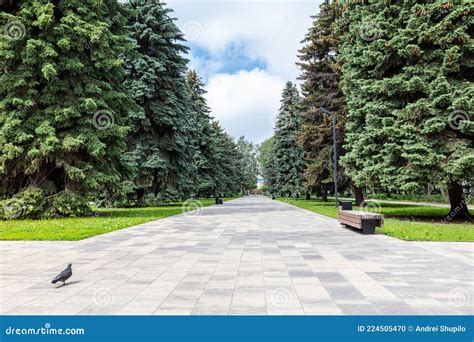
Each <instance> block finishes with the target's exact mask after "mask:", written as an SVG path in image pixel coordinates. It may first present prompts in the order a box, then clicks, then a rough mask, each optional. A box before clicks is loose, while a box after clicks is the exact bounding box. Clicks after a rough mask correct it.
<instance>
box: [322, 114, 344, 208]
mask: <svg viewBox="0 0 474 342" xmlns="http://www.w3.org/2000/svg"><path fill="white" fill-rule="evenodd" d="M319 109H320V110H321V111H322V112H323V113H326V114H329V115H331V117H332V148H333V162H332V163H333V166H334V171H333V173H334V197H335V200H336V203H335V204H336V208H337V207H338V206H339V201H338V199H337V145H336V114H335V113H333V112H331V111H329V110H327V109H326V108H322V107H321V108H319Z"/></svg>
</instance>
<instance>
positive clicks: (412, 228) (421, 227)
mask: <svg viewBox="0 0 474 342" xmlns="http://www.w3.org/2000/svg"><path fill="white" fill-rule="evenodd" d="M278 200H279V201H281V202H284V203H288V204H291V205H294V206H296V207H298V208H302V209H306V210H309V211H311V212H314V213H317V214H321V215H325V216H328V217H332V218H337V209H336V208H335V206H334V202H321V201H317V200H314V199H312V200H303V199H299V200H296V199H289V198H278ZM379 204H380V205H381V213H382V214H384V215H389V216H392V215H393V216H394V217H389V218H387V217H386V218H385V222H384V227H383V228H377V230H376V232H377V233H380V234H385V235H389V236H392V237H396V238H399V239H402V240H407V241H444V242H472V241H474V225H473V224H471V223H468V222H466V223H450V224H444V223H441V216H442V215H446V214H447V209H445V208H436V207H428V206H422V205H408V204H407V205H402V204H389V203H383V202H379ZM357 209H358V208H356V207H354V210H357ZM362 210H363V209H362ZM397 215H403V216H414V217H416V216H429V215H439V216H440V222H439V223H437V222H420V221H411V220H406V219H400V218H396V216H397ZM341 229H343V228H342V227H341Z"/></svg>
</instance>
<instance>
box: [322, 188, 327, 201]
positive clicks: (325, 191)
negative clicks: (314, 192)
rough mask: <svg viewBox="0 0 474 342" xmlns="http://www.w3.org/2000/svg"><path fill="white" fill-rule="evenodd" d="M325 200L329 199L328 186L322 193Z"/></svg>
mask: <svg viewBox="0 0 474 342" xmlns="http://www.w3.org/2000/svg"><path fill="white" fill-rule="evenodd" d="M321 197H322V200H323V202H327V201H328V190H327V189H326V188H324V189H323V193H322V194H321Z"/></svg>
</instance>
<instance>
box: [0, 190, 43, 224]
mask: <svg viewBox="0 0 474 342" xmlns="http://www.w3.org/2000/svg"><path fill="white" fill-rule="evenodd" d="M0 205H1V208H0V209H1V211H0V218H2V219H7V220H12V219H25V218H39V217H40V216H41V214H42V213H43V212H44V210H45V207H46V200H45V196H44V192H43V191H42V190H41V189H39V188H36V187H28V188H26V189H25V190H23V191H22V192H19V193H17V194H16V195H14V196H13V197H12V198H9V199H7V200H4V201H1V202H0Z"/></svg>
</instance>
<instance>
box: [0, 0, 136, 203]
mask: <svg viewBox="0 0 474 342" xmlns="http://www.w3.org/2000/svg"><path fill="white" fill-rule="evenodd" d="M124 20H125V18H124V10H123V8H122V7H121V6H120V5H119V4H117V2H116V1H113V0H104V1H86V2H71V1H51V0H45V1H21V2H16V3H11V2H10V3H6V4H2V7H1V12H0V26H1V27H4V26H5V27H6V25H10V26H11V25H16V29H17V31H16V33H20V34H17V35H16V36H14V37H12V36H9V35H7V34H2V35H0V46H1V49H0V69H1V70H2V73H1V75H0V111H1V112H2V115H1V116H0V196H1V197H3V198H5V197H11V196H14V195H15V194H17V193H20V192H22V191H23V189H25V188H28V187H34V188H39V189H41V191H44V193H45V195H48V196H49V195H54V194H57V193H59V192H61V191H66V190H67V191H73V192H78V193H81V194H84V193H86V192H89V191H96V190H98V189H100V188H101V187H102V186H105V185H113V184H116V183H118V182H119V181H120V179H121V177H122V175H123V173H124V170H123V164H122V162H121V156H122V153H123V151H124V149H125V137H126V135H127V132H128V112H129V108H130V106H131V104H132V103H133V102H132V101H131V99H130V97H129V95H128V93H127V91H126V89H125V87H124V85H123V79H124V75H125V73H124V70H123V59H122V57H121V56H123V54H124V53H126V52H127V51H128V50H129V49H130V48H131V46H130V40H129V38H128V37H127V34H126V31H125V29H124V28H125V25H124V24H125V22H124ZM12 32H13V31H12ZM12 34H13V33H12ZM102 124H105V125H106V126H107V127H103V126H100V125H102Z"/></svg>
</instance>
